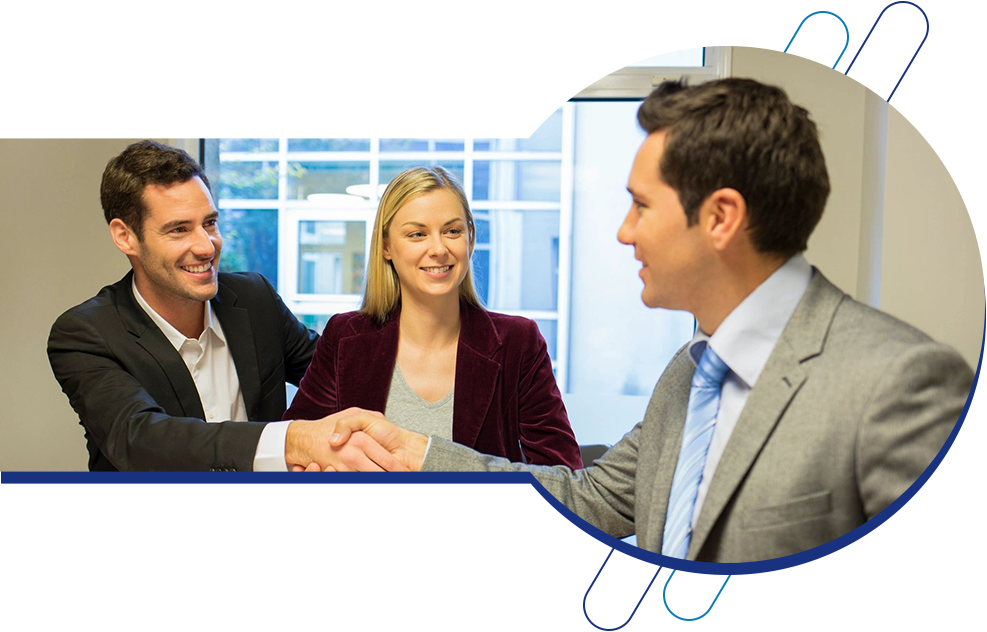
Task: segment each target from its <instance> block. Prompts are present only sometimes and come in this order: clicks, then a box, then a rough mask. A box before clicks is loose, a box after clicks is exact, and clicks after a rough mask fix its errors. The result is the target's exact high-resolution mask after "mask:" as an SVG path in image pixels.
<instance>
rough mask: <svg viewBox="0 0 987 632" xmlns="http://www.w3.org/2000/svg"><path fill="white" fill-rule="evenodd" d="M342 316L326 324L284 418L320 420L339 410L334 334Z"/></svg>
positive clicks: (334, 317)
mask: <svg viewBox="0 0 987 632" xmlns="http://www.w3.org/2000/svg"><path fill="white" fill-rule="evenodd" d="M338 318H339V315H336V316H333V317H332V318H331V319H330V320H329V322H328V323H327V324H326V328H325V331H324V332H323V336H322V337H321V338H319V340H318V344H316V346H315V352H314V354H313V356H312V359H311V360H312V361H311V363H310V364H309V365H308V370H307V371H306V372H305V377H303V378H302V380H301V383H300V384H299V386H298V392H297V393H296V394H295V399H293V400H292V401H291V406H289V407H288V410H286V411H285V413H284V417H283V418H284V419H321V418H323V417H325V416H326V415H331V414H333V413H336V412H339V399H338V398H337V396H336V349H335V344H336V343H335V342H334V339H335V336H333V335H332V332H333V330H334V329H335V327H336V324H337V322H338V321H337V319H338Z"/></svg>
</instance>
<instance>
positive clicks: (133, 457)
mask: <svg viewBox="0 0 987 632" xmlns="http://www.w3.org/2000/svg"><path fill="white" fill-rule="evenodd" d="M48 359H49V361H50V363H51V368H52V371H53V372H54V374H55V379H57V380H58V383H59V384H60V385H61V387H62V391H63V392H64V393H65V394H66V395H67V396H68V398H69V403H70V404H71V405H72V408H73V409H75V411H76V413H78V415H79V418H80V419H81V421H82V424H83V426H84V427H85V429H86V432H87V434H88V435H89V436H90V437H91V438H92V439H93V440H94V441H95V443H96V445H97V446H98V447H99V450H100V452H102V453H103V455H104V456H105V457H106V458H107V459H108V460H109V461H110V463H112V464H113V466H114V467H116V468H117V469H118V470H158V471H192V470H238V471H250V470H252V469H253V459H254V451H255V449H256V447H257V441H258V440H259V438H260V434H261V432H262V431H263V429H264V423H260V422H236V423H233V422H228V423H205V422H204V421H202V420H201V419H195V418H191V417H175V416H171V415H169V414H168V413H167V412H166V411H165V410H164V409H163V408H162V407H161V406H159V405H158V404H157V402H155V401H154V399H153V398H152V397H151V395H150V394H149V393H148V392H147V391H146V390H145V389H144V387H143V386H142V384H141V382H140V381H138V380H137V379H136V378H135V377H134V376H133V375H131V374H130V373H129V372H128V371H127V370H126V369H125V368H124V367H123V366H122V365H121V363H120V362H119V361H118V359H117V358H116V357H114V355H113V353H112V352H111V351H110V348H109V346H108V345H107V344H106V341H105V340H104V339H103V336H102V335H101V334H100V332H99V331H98V330H97V328H96V327H95V326H94V325H93V324H92V323H90V322H89V321H88V320H86V319H85V318H84V317H83V316H81V315H79V314H76V313H73V312H67V313H65V314H63V315H62V316H61V317H60V318H59V319H58V320H57V321H55V324H54V325H53V326H52V329H51V334H50V336H49V338H48Z"/></svg>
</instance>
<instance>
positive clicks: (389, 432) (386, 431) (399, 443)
mask: <svg viewBox="0 0 987 632" xmlns="http://www.w3.org/2000/svg"><path fill="white" fill-rule="evenodd" d="M427 447H428V437H426V436H425V435H421V434H418V433H417V432H410V431H408V430H404V429H403V428H400V427H398V426H395V425H394V424H392V423H391V422H390V421H388V420H387V418H385V417H384V415H382V414H380V413H378V412H372V411H368V410H363V409H361V408H348V409H346V410H344V411H341V412H338V413H335V414H333V415H329V416H328V417H323V418H322V419H319V420H316V421H292V422H291V424H290V425H289V426H288V434H287V437H286V438H285V453H284V454H285V462H286V463H287V464H288V467H289V468H290V469H291V471H293V472H302V471H304V472H382V471H388V472H408V471H411V472H417V471H419V470H421V467H422V461H423V460H424V459H425V449H426V448H427Z"/></svg>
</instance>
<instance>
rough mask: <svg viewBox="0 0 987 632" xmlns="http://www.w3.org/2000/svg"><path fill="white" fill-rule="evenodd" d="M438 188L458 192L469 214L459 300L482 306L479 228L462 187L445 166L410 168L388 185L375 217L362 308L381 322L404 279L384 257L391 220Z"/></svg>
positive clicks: (395, 302) (395, 303) (393, 304)
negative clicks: (476, 275)
mask: <svg viewBox="0 0 987 632" xmlns="http://www.w3.org/2000/svg"><path fill="white" fill-rule="evenodd" d="M439 189H445V190H446V191H449V192H450V193H452V194H453V195H455V196H456V198H457V199H458V200H459V202H460V204H462V205H463V212H464V213H465V215H466V232H467V235H468V237H469V261H468V262H467V265H466V277H465V278H464V279H463V282H462V283H460V284H459V300H460V302H462V301H465V302H466V303H469V304H470V305H475V306H477V307H482V304H481V303H480V297H479V296H477V294H476V289H475V288H474V287H473V246H474V244H475V243H476V228H475V226H474V224H473V213H472V212H471V211H470V206H469V202H467V201H466V193H464V192H463V187H462V186H460V184H459V183H458V182H457V181H456V179H455V178H454V177H453V176H452V174H451V173H449V172H448V171H447V170H445V169H443V168H442V167H411V168H410V169H406V170H404V171H402V172H401V173H399V174H398V175H397V177H395V178H394V179H393V180H391V182H390V184H388V185H387V189H386V190H385V191H384V195H383V196H381V198H380V205H379V206H378V207H377V219H376V220H374V230H373V234H372V235H371V237H370V259H369V262H368V264H367V285H366V288H365V289H364V292H363V304H362V305H361V306H360V311H361V312H363V313H364V314H366V315H367V316H369V317H370V318H371V319H372V320H374V321H376V322H377V323H379V324H383V323H385V322H387V319H388V318H390V317H391V315H392V314H393V313H394V311H395V310H396V309H397V307H398V305H399V304H400V302H401V282H400V280H399V279H398V273H397V272H396V271H395V270H394V265H393V264H392V263H391V262H390V261H388V260H387V259H385V258H384V241H385V240H386V239H387V231H388V230H389V229H390V227H391V220H392V219H394V216H395V215H396V214H397V212H398V211H399V210H400V209H401V207H402V206H404V205H405V204H406V203H408V202H409V201H410V200H411V199H412V198H415V197H418V196H419V195H424V194H425V193H429V192H431V191H436V190H439Z"/></svg>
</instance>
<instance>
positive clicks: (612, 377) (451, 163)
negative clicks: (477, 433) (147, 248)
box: [202, 48, 730, 443]
mask: <svg viewBox="0 0 987 632" xmlns="http://www.w3.org/2000/svg"><path fill="white" fill-rule="evenodd" d="M729 57H730V56H729V49H723V48H706V49H694V50H691V51H682V52H679V53H673V54H669V55H662V56H660V57H657V58H651V59H648V60H644V61H642V62H639V63H638V64H634V65H632V66H629V67H627V68H625V69H622V70H621V71H618V72H616V73H614V74H612V75H610V76H609V77H606V78H604V79H602V80H601V81H599V82H597V83H595V84H593V85H592V86H590V87H589V88H587V89H586V90H584V91H582V92H580V93H579V95H577V98H575V99H573V101H571V102H569V103H567V104H565V105H564V106H563V107H561V108H560V109H559V110H557V111H556V112H555V113H553V114H552V115H551V116H550V117H549V118H548V119H547V120H546V121H545V122H544V123H543V124H542V125H541V126H540V127H539V128H538V130H537V131H536V132H535V133H534V134H533V135H532V136H531V138H526V139H489V138H461V139H435V138H432V139H418V138H405V139H397V138H365V139H340V138H336V139H293V138H276V139H218V140H207V141H204V142H203V143H202V153H203V160H204V164H205V166H206V168H207V170H208V172H209V177H210V180H211V181H212V182H213V190H214V192H217V195H216V197H217V204H218V206H219V208H220V209H221V213H220V223H221V229H222V231H223V234H224V236H226V237H227V241H226V243H225V245H224V254H223V259H222V261H221V268H222V269H223V270H224V271H231V270H254V271H258V272H261V273H262V274H264V275H265V276H267V277H268V279H270V280H271V282H272V283H273V284H274V285H275V287H277V289H278V292H279V293H280V294H281V296H282V298H283V299H284V301H285V303H286V304H287V305H288V307H289V308H290V309H291V310H292V311H293V312H294V313H295V314H296V315H298V317H299V318H300V319H301V320H302V322H304V323H305V324H306V325H308V326H309V327H312V328H314V329H316V330H319V331H321V330H322V328H323V327H324V326H325V323H326V322H327V321H328V319H329V318H330V317H331V316H332V315H333V314H335V313H338V312H342V311H350V310H354V309H357V308H358V306H359V303H360V300H361V294H362V286H363V281H364V275H365V268H366V253H367V252H368V250H369V244H370V236H371V232H372V228H373V221H374V217H375V214H376V209H377V203H378V200H379V196H380V194H381V193H382V192H383V189H384V187H385V186H386V185H387V183H388V182H389V181H390V180H391V179H392V178H393V177H394V176H395V175H397V174H398V173H399V172H400V171H402V170H403V169H405V168H407V167H409V166H414V165H423V164H426V165H441V166H443V167H445V168H446V169H448V170H450V171H451V172H452V173H453V174H455V175H456V177H457V178H459V179H460V181H461V182H462V183H463V186H464V189H465V191H466V195H467V197H468V198H469V201H470V205H471V208H472V209H473V213H474V216H475V220H476V229H477V240H476V248H475V251H474V255H473V266H474V273H475V283H476V286H477V291H478V293H479V294H480V296H481V297H482V298H483V300H484V303H485V304H486V306H487V307H488V308H489V309H491V310H494V311H499V312H505V313H509V314H517V315H521V316H525V317H527V318H531V319H532V320H534V321H536V322H537V323H538V326H539V328H540V330H541V332H542V335H543V336H544V337H545V340H546V342H547V343H548V349H549V354H550V356H551V358H552V362H553V367H554V368H555V371H556V378H557V380H558V383H559V388H560V390H561V391H562V392H563V393H564V394H565V398H566V402H567V404H568V408H569V411H570V419H571V420H572V423H573V429H574V430H575V432H576V436H577V438H578V439H579V441H580V442H581V443H597V442H601V443H615V442H616V441H617V440H619V438H620V436H621V435H622V434H623V433H624V432H625V431H626V430H627V428H628V421H630V419H632V418H634V417H637V418H638V419H639V418H640V416H641V415H642V414H643V412H644V407H645V405H646V402H647V399H648V397H649V396H650V394H651V390H652V388H653V387H654V384H655V382H656V381H657V379H658V377H659V375H660V374H661V372H662V370H664V367H665V365H666V364H667V362H668V360H669V359H670V358H671V357H672V355H673V354H674V352H675V351H676V350H677V349H678V348H679V347H680V346H681V345H682V344H683V343H684V342H686V341H687V340H688V339H689V338H690V337H691V336H692V332H693V327H694V323H693V319H692V318H691V316H689V315H688V314H683V313H681V312H668V311H665V310H650V309H647V308H646V307H645V306H644V305H643V304H642V303H641V300H640V287H639V283H640V281H639V280H638V279H637V275H636V273H637V271H638V268H639V264H638V262H637V261H636V260H634V257H633V252H632V251H631V249H629V248H628V247H626V246H623V245H621V244H619V243H618V242H617V240H616V233H617V229H618V227H619V225H620V222H621V219H622V218H623V216H624V214H625V213H626V212H627V208H628V206H629V199H628V196H627V193H626V190H625V185H626V182H627V174H628V172H629V170H630V165H631V163H632V161H633V157H634V154H635V152H636V150H637V147H638V145H640V143H641V140H642V139H643V132H641V130H640V129H638V127H637V123H636V117H635V112H636V110H637V107H638V105H639V101H640V99H642V98H643V97H644V96H646V95H647V94H648V93H649V92H650V91H651V89H652V85H653V84H654V83H657V82H658V81H660V80H663V79H665V78H668V77H670V76H671V77H679V76H683V75H686V76H688V77H689V80H690V81H691V82H697V81H703V80H708V79H712V78H715V77H719V76H725V75H726V73H727V72H728V70H729ZM632 284H637V285H632ZM611 420H613V421H612V422H611Z"/></svg>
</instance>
